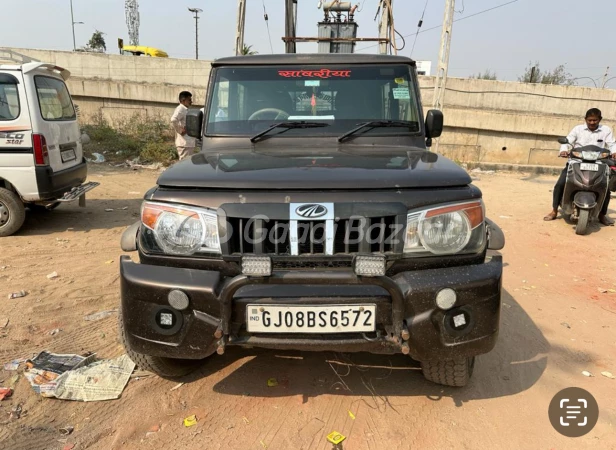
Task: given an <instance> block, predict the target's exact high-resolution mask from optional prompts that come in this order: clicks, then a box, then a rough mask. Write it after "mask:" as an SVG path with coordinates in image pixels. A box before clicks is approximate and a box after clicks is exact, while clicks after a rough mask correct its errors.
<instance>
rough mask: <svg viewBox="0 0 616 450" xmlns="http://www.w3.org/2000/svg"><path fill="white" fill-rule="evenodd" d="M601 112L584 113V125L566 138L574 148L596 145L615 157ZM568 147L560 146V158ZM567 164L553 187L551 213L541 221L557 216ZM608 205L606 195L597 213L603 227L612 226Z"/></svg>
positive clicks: (609, 132) (610, 133)
mask: <svg viewBox="0 0 616 450" xmlns="http://www.w3.org/2000/svg"><path fill="white" fill-rule="evenodd" d="M601 120H602V116H601V111H600V110H599V109H597V108H592V109H589V110H588V112H587V113H586V124H585V125H578V126H576V127H575V128H573V130H571V133H569V135H568V136H567V140H568V141H569V143H570V144H571V145H573V146H574V147H583V146H585V145H597V146H599V147H603V148H607V149H609V150H610V152H611V154H612V155H616V141H615V140H614V134H613V133H612V130H611V129H610V128H609V127H606V126H605V125H601ZM568 155H569V147H568V146H567V145H561V147H560V156H563V157H564V156H568ZM568 166H569V163H567V165H565V168H564V169H563V171H562V173H561V174H560V178H558V181H557V182H556V185H555V186H554V193H553V199H552V211H551V212H550V213H549V214H548V215H547V216H545V217H544V218H543V220H554V219H556V216H557V215H558V206H559V205H560V201H561V200H562V197H563V193H564V191H565V184H566V182H567V167H568ZM609 204H610V193H609V192H608V193H607V196H606V198H605V202H604V203H603V208H601V212H600V213H599V222H601V223H602V224H603V225H605V226H612V225H614V222H613V221H612V220H611V219H609V218H608V217H607V210H608V206H609Z"/></svg>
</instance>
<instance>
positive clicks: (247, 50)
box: [242, 44, 259, 56]
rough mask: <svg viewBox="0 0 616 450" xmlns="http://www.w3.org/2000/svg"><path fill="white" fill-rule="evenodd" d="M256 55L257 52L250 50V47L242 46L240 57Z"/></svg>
mask: <svg viewBox="0 0 616 450" xmlns="http://www.w3.org/2000/svg"><path fill="white" fill-rule="evenodd" d="M258 53H259V52H257V51H256V50H253V49H252V45H246V44H244V47H242V55H244V56H249V55H256V54H258Z"/></svg>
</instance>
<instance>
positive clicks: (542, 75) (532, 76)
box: [518, 62, 575, 86]
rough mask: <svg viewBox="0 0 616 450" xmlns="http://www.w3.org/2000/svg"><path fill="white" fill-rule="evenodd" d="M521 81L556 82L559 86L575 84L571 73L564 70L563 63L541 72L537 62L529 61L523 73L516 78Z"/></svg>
mask: <svg viewBox="0 0 616 450" xmlns="http://www.w3.org/2000/svg"><path fill="white" fill-rule="evenodd" d="M518 81H520V82H522V83H540V84H556V85H560V86H571V85H573V84H575V80H574V79H573V75H571V74H570V73H569V72H567V71H566V69H565V66H564V65H562V64H561V65H560V66H556V67H555V68H554V69H552V70H548V71H545V72H542V71H541V69H540V67H539V63H538V62H535V64H532V63H529V64H528V67H526V70H525V71H524V75H522V76H521V77H519V78H518Z"/></svg>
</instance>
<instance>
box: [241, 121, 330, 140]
mask: <svg viewBox="0 0 616 450" xmlns="http://www.w3.org/2000/svg"><path fill="white" fill-rule="evenodd" d="M328 126H329V124H328V123H323V122H305V121H301V122H280V123H276V124H274V125H272V126H271V127H269V128H267V129H265V130H263V131H261V132H260V133H259V134H255V135H254V136H253V137H251V138H250V142H257V141H258V140H259V138H260V137H263V136H265V135H266V134H267V133H269V132H270V131H272V130H275V129H276V128H286V129H287V130H291V129H293V128H321V127H328Z"/></svg>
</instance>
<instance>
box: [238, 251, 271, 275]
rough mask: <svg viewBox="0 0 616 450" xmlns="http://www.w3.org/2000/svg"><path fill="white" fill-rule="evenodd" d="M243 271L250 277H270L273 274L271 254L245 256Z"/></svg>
mask: <svg viewBox="0 0 616 450" xmlns="http://www.w3.org/2000/svg"><path fill="white" fill-rule="evenodd" d="M242 273H243V274H244V275H248V276H249V277H268V276H270V275H271V274H272V259H271V258H270V257H269V256H244V257H243V258H242Z"/></svg>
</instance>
